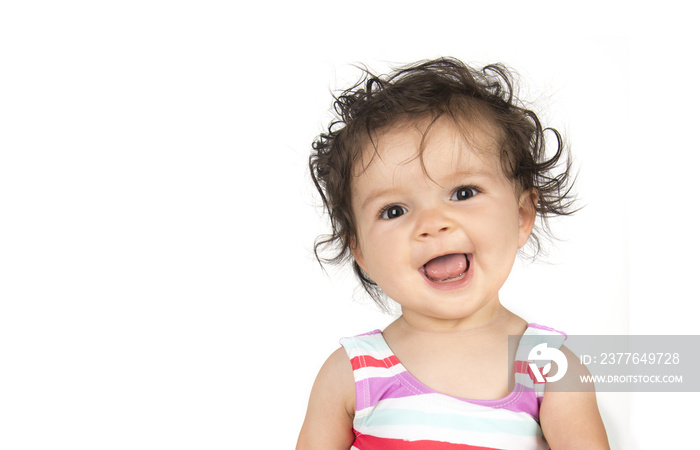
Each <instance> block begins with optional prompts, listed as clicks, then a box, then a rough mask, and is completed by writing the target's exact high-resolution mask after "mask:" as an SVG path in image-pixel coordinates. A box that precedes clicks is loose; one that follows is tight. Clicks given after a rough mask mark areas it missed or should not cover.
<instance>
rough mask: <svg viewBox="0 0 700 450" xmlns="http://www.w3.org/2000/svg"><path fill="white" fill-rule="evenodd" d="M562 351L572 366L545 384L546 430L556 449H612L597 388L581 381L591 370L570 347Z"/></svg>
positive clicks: (543, 417) (543, 409) (543, 414)
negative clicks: (599, 403)
mask: <svg viewBox="0 0 700 450" xmlns="http://www.w3.org/2000/svg"><path fill="white" fill-rule="evenodd" d="M560 350H561V352H562V353H564V355H565V356H566V359H567V364H568V368H567V371H566V375H565V376H564V378H563V379H562V380H560V381H558V382H556V383H552V384H547V385H545V393H544V397H543V398H542V404H541V406H540V425H541V426H542V432H543V434H544V436H545V438H546V439H547V442H548V444H549V445H550V446H551V447H552V448H568V449H579V448H580V449H609V448H610V447H609V444H608V438H607V434H606V433H605V426H604V425H603V421H602V419H601V417H600V412H599V411H598V403H597V401H596V393H595V390H594V388H593V386H592V385H591V384H585V383H582V382H581V376H584V375H589V374H590V372H589V371H588V369H587V368H586V366H585V365H583V364H581V362H580V360H579V359H578V358H577V357H576V355H575V354H574V353H573V352H572V351H571V350H569V349H568V348H566V346H562V347H561V348H560Z"/></svg>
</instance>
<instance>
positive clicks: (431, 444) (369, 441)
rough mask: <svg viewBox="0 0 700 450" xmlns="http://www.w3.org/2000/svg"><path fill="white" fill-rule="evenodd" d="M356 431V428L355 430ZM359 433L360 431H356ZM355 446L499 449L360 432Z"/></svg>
mask: <svg viewBox="0 0 700 450" xmlns="http://www.w3.org/2000/svg"><path fill="white" fill-rule="evenodd" d="M353 431H355V430H353ZM355 434H356V435H358V432H357V431H355ZM353 446H355V447H357V448H358V449H360V450H374V449H379V450H498V449H496V448H494V447H478V446H475V445H469V444H453V443H450V442H440V441H404V440H403V439H389V438H380V437H376V436H368V435H366V434H360V435H358V436H357V438H356V439H355V443H354V444H353Z"/></svg>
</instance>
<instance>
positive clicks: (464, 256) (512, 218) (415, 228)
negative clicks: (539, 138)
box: [352, 119, 535, 323]
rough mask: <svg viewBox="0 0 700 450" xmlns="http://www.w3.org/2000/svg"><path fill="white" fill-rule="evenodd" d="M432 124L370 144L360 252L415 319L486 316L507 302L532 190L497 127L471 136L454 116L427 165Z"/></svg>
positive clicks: (357, 183) (359, 180)
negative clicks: (508, 169)
mask: <svg viewBox="0 0 700 450" xmlns="http://www.w3.org/2000/svg"><path fill="white" fill-rule="evenodd" d="M424 129H425V125H424V124H423V125H420V124H419V125H405V126H401V127H395V128H393V129H390V130H389V131H387V132H385V133H383V134H381V135H380V136H379V139H378V155H374V157H373V152H374V149H373V148H371V147H370V148H369V149H366V150H365V153H364V155H363V161H362V162H360V163H358V164H357V166H358V167H356V168H355V171H354V172H355V178H354V179H353V185H352V206H353V212H354V214H355V219H356V223H357V242H355V245H354V250H353V255H354V256H355V260H356V261H357V263H358V264H359V265H360V267H362V269H363V270H364V271H365V272H366V273H367V274H368V275H369V276H370V278H372V280H374V281H375V282H376V283H377V284H378V285H379V287H381V288H382V290H383V291H384V292H385V293H386V294H387V295H388V296H389V297H391V298H392V299H394V300H395V301H396V302H398V303H399V304H401V306H402V311H403V315H404V317H405V318H406V319H407V320H408V319H409V317H410V318H411V319H415V320H429V321H435V320H443V321H444V320H449V321H464V320H465V319H467V320H469V321H470V322H473V323H479V321H480V320H481V319H483V320H488V318H489V317H490V316H489V313H492V312H494V311H495V310H496V308H497V307H498V305H499V302H498V291H499V289H500V288H501V286H502V285H503V283H504V282H505V280H506V278H507V277H508V275H509V273H510V270H511V268H512V266H513V262H514V260H515V257H516V254H517V250H518V248H520V247H522V246H523V245H524V244H525V243H526V241H527V239H528V237H529V235H530V231H531V230H532V224H533V222H534V216H535V212H534V206H533V203H532V195H531V193H529V192H525V193H522V194H519V193H518V192H517V191H516V187H515V185H514V183H513V182H511V181H510V180H508V178H507V177H506V176H505V175H504V173H503V171H502V169H501V163H500V160H499V156H498V150H497V148H496V145H495V142H494V140H493V139H492V138H491V137H490V135H489V134H488V133H485V132H483V131H475V132H474V133H473V135H472V138H471V139H469V141H470V142H469V143H467V142H465V140H464V139H463V138H462V136H461V135H460V133H459V131H458V130H457V128H456V126H455V125H454V124H453V123H452V122H451V121H449V120H447V119H440V120H439V121H438V122H436V123H435V125H434V126H433V127H432V129H431V130H430V132H429V134H428V136H427V138H426V143H425V151H424V153H423V162H424V166H425V167H424V168H423V167H422V166H421V160H420V158H419V157H418V149H419V147H420V143H421V137H422V132H423V130H424ZM372 157H373V158H372ZM370 159H371V162H370ZM363 167H366V169H363ZM426 172H427V174H426ZM441 323H444V322H441Z"/></svg>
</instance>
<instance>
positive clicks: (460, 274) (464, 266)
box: [420, 253, 471, 284]
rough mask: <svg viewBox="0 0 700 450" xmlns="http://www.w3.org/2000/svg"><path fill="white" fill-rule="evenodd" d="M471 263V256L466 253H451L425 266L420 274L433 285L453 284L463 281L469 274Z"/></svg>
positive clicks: (432, 260) (434, 259)
mask: <svg viewBox="0 0 700 450" xmlns="http://www.w3.org/2000/svg"><path fill="white" fill-rule="evenodd" d="M470 266H471V261H470V259H469V255H466V254H464V253H450V254H448V255H442V256H438V257H437V258H433V259H431V260H430V261H428V262H427V263H425V264H423V266H422V267H421V268H420V272H421V273H422V274H423V276H424V277H425V278H426V279H427V280H429V281H431V282H433V283H440V284H442V283H451V282H454V281H459V280H462V279H463V278H464V277H465V275H466V274H467V272H469V267H470Z"/></svg>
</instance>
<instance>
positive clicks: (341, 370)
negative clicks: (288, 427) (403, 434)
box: [297, 347, 355, 450]
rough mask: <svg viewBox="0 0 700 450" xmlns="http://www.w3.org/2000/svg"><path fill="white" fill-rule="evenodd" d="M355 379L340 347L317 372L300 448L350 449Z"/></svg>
mask: <svg viewBox="0 0 700 450" xmlns="http://www.w3.org/2000/svg"><path fill="white" fill-rule="evenodd" d="M354 415H355V381H354V377H353V373H352V366H351V364H350V360H349V358H348V356H347V354H346V352H345V350H344V349H343V348H342V347H341V348H338V349H337V350H336V351H334V352H333V353H332V354H331V355H330V356H329V357H328V359H327V360H326V362H325V363H324V364H323V366H322V367H321V370H319V372H318V376H317V377H316V381H315V382H314V386H313V388H312V389H311V396H310V397H309V406H308V408H307V411H306V418H305V419H304V425H303V426H302V429H301V432H300V434H299V441H298V443H297V449H298V450H299V449H336V448H337V449H348V448H350V446H351V445H352V442H353V441H354V434H353V432H352V421H353V417H354Z"/></svg>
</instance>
